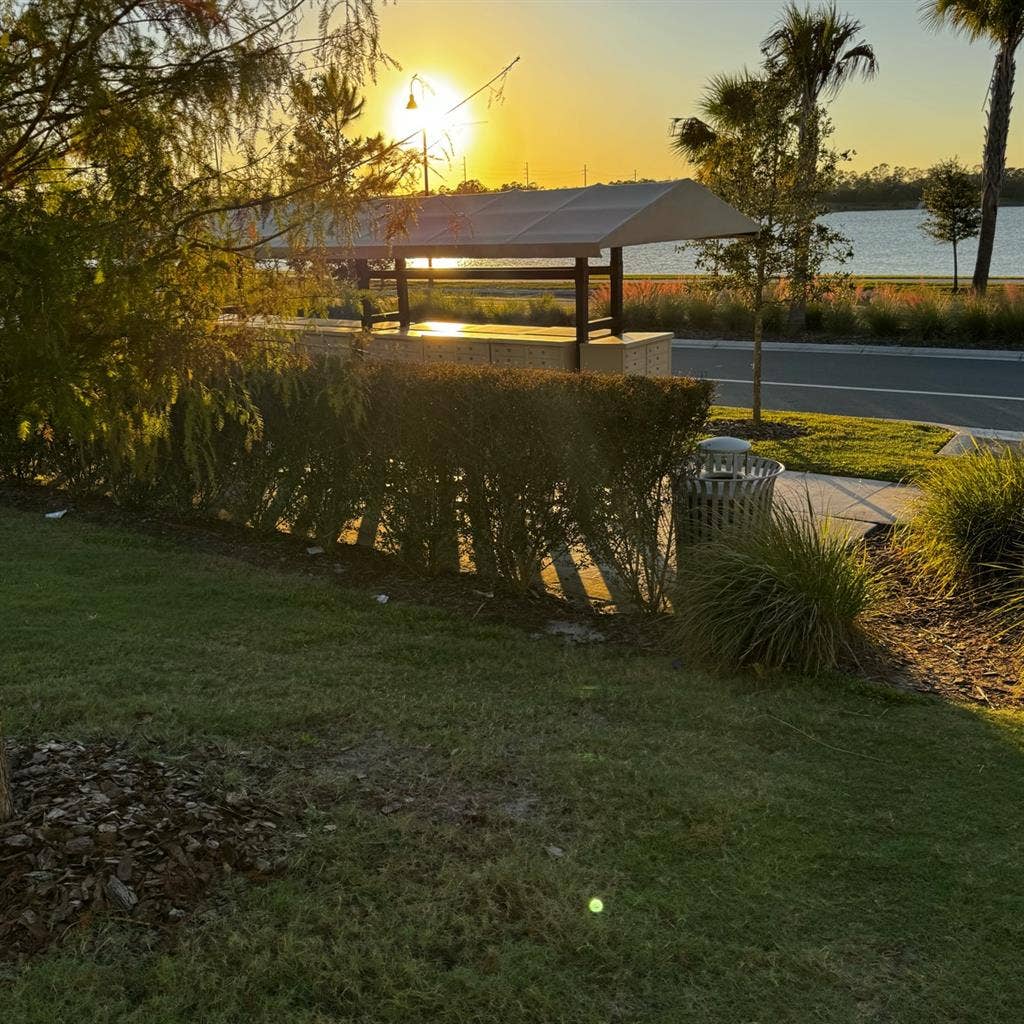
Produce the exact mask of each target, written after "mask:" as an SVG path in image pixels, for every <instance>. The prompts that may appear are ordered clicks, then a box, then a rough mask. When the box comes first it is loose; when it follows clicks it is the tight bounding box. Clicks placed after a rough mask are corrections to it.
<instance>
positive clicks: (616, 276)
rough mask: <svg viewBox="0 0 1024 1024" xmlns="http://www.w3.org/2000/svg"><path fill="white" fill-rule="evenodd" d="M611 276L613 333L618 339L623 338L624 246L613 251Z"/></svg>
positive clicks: (610, 292)
mask: <svg viewBox="0 0 1024 1024" xmlns="http://www.w3.org/2000/svg"><path fill="white" fill-rule="evenodd" d="M610 269H611V275H610V280H609V282H608V291H609V306H610V307H611V308H610V309H609V312H610V313H611V331H612V334H614V335H615V336H616V337H622V282H623V273H622V246H618V247H616V248H613V249H612V259H611V267H610Z"/></svg>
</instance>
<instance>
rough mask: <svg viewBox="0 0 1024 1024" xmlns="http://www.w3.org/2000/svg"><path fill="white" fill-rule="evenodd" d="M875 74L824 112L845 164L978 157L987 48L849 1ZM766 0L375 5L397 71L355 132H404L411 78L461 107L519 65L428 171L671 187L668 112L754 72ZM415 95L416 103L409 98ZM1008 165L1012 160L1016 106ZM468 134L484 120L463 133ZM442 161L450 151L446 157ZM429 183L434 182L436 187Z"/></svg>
mask: <svg viewBox="0 0 1024 1024" xmlns="http://www.w3.org/2000/svg"><path fill="white" fill-rule="evenodd" d="M840 6H841V7H842V9H844V10H846V11H848V12H849V13H851V14H853V15H854V16H855V17H857V18H859V19H860V20H861V22H862V23H863V24H864V38H865V39H867V40H868V41H869V42H871V43H872V44H873V45H874V47H875V52H876V54H877V56H878V59H879V63H880V65H881V71H880V74H879V76H878V77H877V78H876V79H875V80H874V81H872V82H866V83H865V82H861V81H854V82H852V83H851V84H850V85H848V86H847V88H846V89H845V91H844V92H843V94H842V95H841V96H840V98H839V99H838V100H837V101H836V102H835V103H834V104H833V106H832V114H833V117H834V119H835V121H836V125H837V131H836V135H835V143H836V145H837V147H839V148H850V149H854V150H856V156H855V157H854V160H853V161H852V163H851V164H849V165H848V166H849V167H852V168H854V169H856V170H863V169H867V168H869V167H872V166H873V165H875V164H878V163H883V162H885V163H890V164H893V165H898V164H903V165H906V166H915V167H922V166H927V165H928V164H930V163H934V162H935V161H936V160H939V159H944V158H946V157H949V156H953V155H958V156H960V158H961V159H963V160H964V162H966V163H968V164H976V163H978V162H979V160H980V155H981V145H982V128H983V123H984V111H983V107H984V101H985V92H986V88H987V85H988V79H989V75H990V72H991V67H992V51H991V50H990V48H989V47H988V46H986V45H984V44H981V43H975V44H970V43H968V42H967V41H966V40H965V39H963V38H961V37H958V36H955V35H952V34H951V33H948V32H942V33H934V32H930V31H928V30H926V29H925V28H924V27H923V26H922V24H921V22H920V17H919V14H918V3H917V0H849V2H847V3H843V4H841V5H840ZM781 7H782V4H781V3H777V2H775V0H507V2H500V0H399V2H397V3H391V4H388V5H387V6H384V7H383V8H382V9H381V29H382V42H383V45H384V48H385V49H386V50H387V52H388V53H389V54H390V55H391V56H392V57H393V58H394V59H395V60H397V61H398V62H399V63H400V64H401V66H402V70H401V71H389V72H386V73H383V74H382V75H381V76H380V79H379V81H378V83H377V84H376V85H370V86H368V88H367V94H368V95H367V108H366V109H367V114H366V120H365V121H364V126H365V128H382V129H383V130H384V131H385V132H386V133H388V134H389V135H396V134H397V133H405V132H407V131H409V130H412V129H414V128H415V124H414V123H413V122H411V121H410V120H409V118H408V116H407V115H406V114H405V112H404V106H405V102H406V100H407V97H408V83H409V78H410V76H411V75H412V74H413V73H419V74H421V75H422V76H423V77H424V78H425V79H426V80H427V81H428V82H431V83H433V84H434V85H435V88H436V91H437V94H438V95H437V97H436V98H434V99H433V100H432V99H431V98H430V97H429V96H428V97H427V103H428V104H429V103H430V102H434V103H435V104H436V105H438V106H440V105H442V104H443V103H444V101H445V99H446V98H448V99H454V98H461V97H462V96H464V95H466V94H468V93H469V92H472V90H473V89H474V88H476V87H477V86H479V85H480V84H482V83H483V82H485V81H486V80H487V79H488V78H490V77H491V75H493V74H494V73H495V72H496V71H498V70H499V69H500V68H501V67H503V66H504V65H505V64H507V63H508V62H509V61H510V60H512V58H514V57H515V56H517V55H518V56H520V57H521V58H522V59H521V61H520V63H519V64H518V65H517V66H516V67H515V69H514V70H513V71H512V72H511V74H510V75H509V77H508V80H507V83H506V86H505V90H504V98H503V100H502V101H501V102H500V103H491V104H490V105H489V104H488V102H487V99H486V97H481V98H479V99H478V100H475V101H474V102H473V103H472V104H471V105H470V106H469V107H467V108H465V109H464V111H462V112H460V113H459V115H457V116H456V117H455V118H454V120H455V121H456V122H458V124H457V125H456V126H455V127H454V129H453V131H452V137H451V140H450V142H442V141H441V140H440V138H439V137H438V135H437V133H436V132H435V133H434V136H435V140H434V144H433V146H432V153H433V154H434V160H433V163H434V165H435V172H436V173H437V175H438V178H437V183H440V182H441V180H442V178H443V179H446V180H447V182H448V183H449V184H454V183H456V182H457V181H458V180H460V179H461V177H462V173H463V165H462V161H463V157H465V161H466V171H467V174H468V176H469V177H471V178H480V179H482V180H483V181H484V182H485V183H487V184H499V183H501V182H504V181H509V180H519V181H522V180H523V178H524V177H525V174H526V170H525V164H526V162H527V161H529V164H530V178H531V180H533V181H535V182H537V183H538V184H539V185H541V186H542V187H549V188H550V187H557V186H564V185H578V184H582V183H583V165H584V164H586V165H587V168H588V180H589V182H590V183H593V182H596V181H607V180H610V179H613V178H631V177H632V176H633V174H634V172H636V174H638V175H639V176H640V177H651V178H669V177H675V176H685V174H686V173H687V169H686V167H685V165H684V164H683V163H682V162H681V161H680V159H679V158H677V157H676V156H674V155H673V154H672V153H671V152H670V150H669V148H668V126H669V122H670V119H671V118H672V117H673V116H674V115H686V114H689V113H691V112H693V111H694V109H695V104H696V101H697V99H698V97H699V95H700V92H701V89H702V87H703V84H704V82H705V81H706V80H707V78H708V77H709V76H710V75H712V74H715V73H717V72H722V71H733V70H737V69H739V68H741V67H742V66H743V65H744V64H748V65H755V64H756V63H757V61H758V59H759V52H758V44H759V42H760V40H761V39H762V38H763V37H764V35H765V34H766V33H767V32H768V31H769V30H770V28H771V26H772V24H773V22H774V20H775V18H776V16H777V13H778V12H779V10H780V9H781ZM420 98H421V94H420V92H419V91H417V99H420ZM1015 114H1016V115H1017V116H1016V117H1015V123H1014V126H1013V129H1012V134H1011V140H1010V149H1009V153H1008V163H1009V164H1010V165H1011V166H1020V165H1022V164H1024V110H1020V109H1018V110H1016V111H1015ZM465 122H484V123H472V124H469V125H466V124H465ZM442 150H453V151H452V152H450V153H442ZM432 184H433V183H432Z"/></svg>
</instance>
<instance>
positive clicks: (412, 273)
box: [371, 266, 611, 281]
mask: <svg viewBox="0 0 1024 1024" xmlns="http://www.w3.org/2000/svg"><path fill="white" fill-rule="evenodd" d="M589 273H590V276H591V277H608V276H609V275H610V274H611V267H607V266H600V267H590V268H589ZM371 276H372V277H373V278H374V279H376V280H380V281H390V280H395V279H397V276H398V274H397V271H394V270H375V271H373V272H372V274H371ZM405 277H406V280H409V281H428V280H436V281H572V280H575V277H576V272H575V270H574V268H573V267H409V268H407V269H406V271H405Z"/></svg>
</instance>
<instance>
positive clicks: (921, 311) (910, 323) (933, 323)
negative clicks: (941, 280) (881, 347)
mask: <svg viewBox="0 0 1024 1024" xmlns="http://www.w3.org/2000/svg"><path fill="white" fill-rule="evenodd" d="M902 308H903V321H904V327H905V328H906V331H907V334H909V335H910V337H911V338H915V339H917V340H918V341H936V340H938V339H939V338H942V337H944V336H945V334H946V331H947V329H948V328H949V325H950V324H949V302H948V301H944V300H943V299H942V298H941V297H940V296H939V295H938V294H937V293H936V292H935V290H934V289H922V290H920V291H916V292H907V293H905V294H904V295H903V296H902Z"/></svg>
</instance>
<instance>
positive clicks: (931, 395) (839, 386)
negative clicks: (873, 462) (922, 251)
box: [672, 340, 1024, 430]
mask: <svg viewBox="0 0 1024 1024" xmlns="http://www.w3.org/2000/svg"><path fill="white" fill-rule="evenodd" d="M711 344H712V343H708V342H685V341H678V340H677V341H676V342H675V344H674V346H673V352H672V368H673V371H674V372H675V373H677V374H689V375H692V376H696V377H707V378H709V379H712V380H717V381H719V382H720V383H719V386H718V399H717V400H718V401H719V402H720V403H721V404H723V405H739V406H749V405H750V360H751V355H750V347H749V346H742V347H740V346H739V345H737V344H736V343H729V342H723V343H721V345H720V346H716V347H711ZM822 347H823V346H801V347H800V348H799V349H796V348H789V349H781V350H780V349H779V348H778V347H776V345H768V346H766V349H765V352H764V364H763V380H764V391H763V401H764V406H765V408H767V409H785V410H793V411H798V412H833V413H841V414H846V415H850V416H880V417H885V418H890V419H909V420H926V421H931V422H935V423H950V424H953V425H954V426H966V427H980V428H986V427H987V428H989V429H991V430H1024V359H1022V358H1020V356H1021V353H1012V354H1011V356H1012V357H1011V358H1010V359H1002V358H1000V359H993V358H984V357H978V356H977V355H974V354H968V353H963V354H957V355H950V354H943V355H932V354H930V353H929V354H924V353H919V354H910V353H908V352H906V350H904V352H903V353H900V354H896V353H893V352H891V351H889V352H887V351H884V350H883V351H881V352H880V351H878V350H875V351H871V349H870V348H868V347H862V346H849V347H847V346H841V345H836V346H829V347H828V349H827V351H821V348H822Z"/></svg>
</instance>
